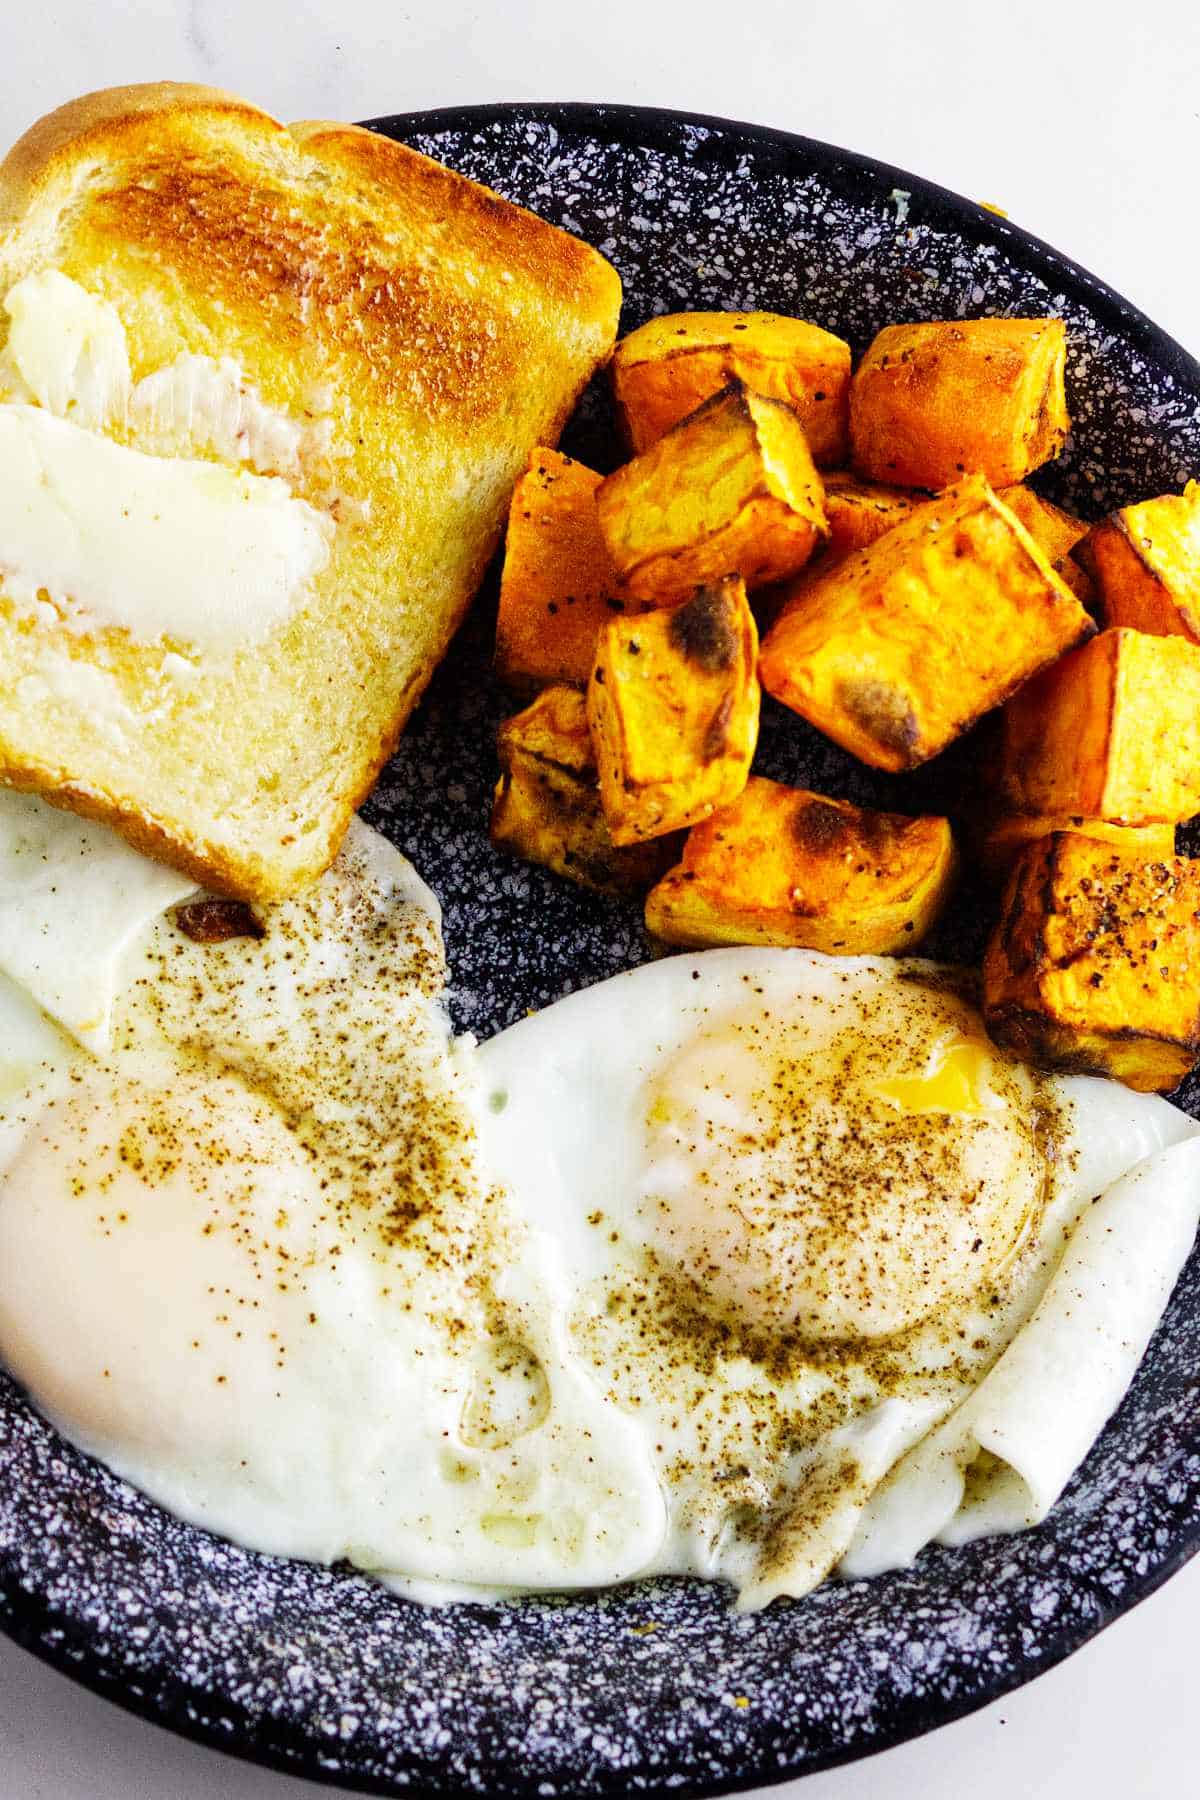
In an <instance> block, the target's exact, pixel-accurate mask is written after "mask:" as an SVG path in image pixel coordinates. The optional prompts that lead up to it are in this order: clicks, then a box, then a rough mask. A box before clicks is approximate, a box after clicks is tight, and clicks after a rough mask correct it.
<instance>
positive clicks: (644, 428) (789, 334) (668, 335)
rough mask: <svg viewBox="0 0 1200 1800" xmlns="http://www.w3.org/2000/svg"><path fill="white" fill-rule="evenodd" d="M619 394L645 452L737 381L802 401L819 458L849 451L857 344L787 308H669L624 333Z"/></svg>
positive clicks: (616, 377)
mask: <svg viewBox="0 0 1200 1800" xmlns="http://www.w3.org/2000/svg"><path fill="white" fill-rule="evenodd" d="M611 366H612V382H613V393H614V395H615V397H616V402H617V411H618V413H619V414H620V416H621V419H622V422H623V424H624V427H625V432H626V435H627V437H628V440H629V445H630V448H631V449H632V450H633V452H634V454H635V455H638V454H640V453H641V452H642V451H643V450H646V449H648V448H649V446H650V445H651V444H653V443H655V442H656V441H657V439H659V438H660V437H662V435H663V433H664V432H666V431H669V430H670V428H671V426H672V425H677V424H678V423H679V421H680V419H685V418H686V417H687V415H688V414H689V413H691V412H695V410H696V408H697V407H698V406H699V405H700V404H701V403H702V402H703V401H705V400H707V399H708V398H709V396H710V395H711V394H715V393H717V392H718V391H719V389H721V388H723V387H724V386H725V385H726V384H727V383H728V382H730V381H733V380H738V381H744V382H745V383H746V386H747V387H751V388H754V389H755V391H756V392H757V393H760V394H766V395H768V396H769V397H770V398H771V399H773V400H786V401H787V403H788V405H789V406H791V407H792V408H794V410H795V412H796V414H797V416H798V417H799V419H800V423H801V424H802V425H803V427H804V434H805V436H806V437H807V439H808V445H809V449H810V450H811V451H812V454H813V458H814V460H815V461H816V462H817V463H819V464H826V463H830V464H832V463H839V462H844V461H845V458H846V443H847V438H846V409H847V402H848V399H849V394H850V346H849V344H847V343H844V342H843V341H842V339H841V338H839V337H834V335H833V333H832V332H830V331H822V329H821V327H820V326H819V325H808V324H806V323H805V321H804V320H803V319H786V318H783V317H781V316H780V314H778V313H766V312H715V313H704V312H694V313H668V314H667V315H666V316H665V317H663V318H659V319H651V320H650V321H649V322H648V323H647V324H645V325H642V326H640V327H639V328H638V330H637V331H631V332H630V334H629V336H628V337H627V338H622V340H621V342H620V343H619V344H618V345H617V348H616V350H615V351H614V353H613V359H612V365H611Z"/></svg>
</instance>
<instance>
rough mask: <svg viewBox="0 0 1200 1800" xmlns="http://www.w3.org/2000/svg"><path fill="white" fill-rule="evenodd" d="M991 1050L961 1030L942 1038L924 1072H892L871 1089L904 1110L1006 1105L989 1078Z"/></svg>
mask: <svg viewBox="0 0 1200 1800" xmlns="http://www.w3.org/2000/svg"><path fill="white" fill-rule="evenodd" d="M991 1054H992V1053H991V1051H990V1050H989V1049H988V1047H987V1046H986V1045H985V1044H981V1043H979V1042H978V1041H977V1040H975V1039H972V1038H964V1037H959V1036H958V1034H957V1033H954V1034H953V1035H950V1034H948V1035H947V1036H945V1037H943V1038H939V1040H938V1042H937V1043H936V1044H935V1045H934V1047H933V1049H932V1050H931V1052H930V1055H929V1061H928V1062H927V1063H926V1066H925V1068H924V1070H923V1071H922V1073H921V1074H920V1075H892V1076H889V1077H888V1079H887V1080H886V1081H878V1082H875V1083H874V1084H873V1085H872V1088H871V1092H872V1093H873V1094H876V1095H878V1097H879V1099H881V1100H884V1101H886V1102H887V1104H888V1105H889V1106H894V1107H895V1108H896V1110H897V1111H898V1112H902V1113H934V1112H936V1113H983V1112H994V1111H995V1110H996V1109H997V1108H998V1107H999V1108H1002V1107H1003V1105H1004V1102H1003V1100H1002V1099H1001V1097H1000V1096H999V1095H998V1094H997V1093H996V1092H995V1091H994V1089H992V1088H991V1087H990V1086H989V1085H988V1082H987V1075H988V1069H989V1064H990V1062H991Z"/></svg>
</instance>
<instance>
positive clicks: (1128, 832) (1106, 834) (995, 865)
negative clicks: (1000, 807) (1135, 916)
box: [975, 813, 1175, 881]
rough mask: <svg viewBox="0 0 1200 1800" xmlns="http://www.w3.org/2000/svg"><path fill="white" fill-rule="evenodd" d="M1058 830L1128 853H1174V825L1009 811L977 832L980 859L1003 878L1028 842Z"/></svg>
mask: <svg viewBox="0 0 1200 1800" xmlns="http://www.w3.org/2000/svg"><path fill="white" fill-rule="evenodd" d="M1056 831H1073V832H1075V833H1076V834H1077V835H1078V836H1080V837H1087V838H1094V839H1095V840H1096V841H1097V842H1098V843H1102V844H1111V845H1112V846H1113V848H1114V849H1115V850H1119V851H1121V852H1122V854H1124V855H1126V856H1141V857H1145V858H1147V859H1149V858H1152V857H1163V856H1174V854H1175V827H1174V825H1114V824H1113V823H1112V822H1111V820H1108V819H1085V818H1082V817H1081V816H1080V815H1079V814H1077V813H1076V814H1061V815H1058V816H1055V817H1051V818H1043V817H1039V816H1037V815H1035V814H1031V813H1007V814H1005V815H1004V816H1003V817H1001V818H995V819H991V820H989V821H988V822H987V823H986V824H985V825H984V827H983V829H982V830H981V831H980V832H978V833H977V834H976V836H975V854H976V860H977V861H978V863H979V866H980V868H981V869H982V870H983V872H984V874H985V875H987V876H988V877H989V879H991V880H992V881H1002V880H1004V879H1005V878H1006V877H1007V875H1008V871H1009V870H1010V869H1011V867H1012V865H1013V863H1014V861H1015V860H1016V858H1017V857H1018V856H1019V855H1020V853H1021V851H1022V850H1024V849H1025V847H1026V845H1028V844H1034V843H1037V842H1038V840H1039V839H1040V838H1044V837H1049V836H1050V835H1051V834H1052V833H1053V832H1056Z"/></svg>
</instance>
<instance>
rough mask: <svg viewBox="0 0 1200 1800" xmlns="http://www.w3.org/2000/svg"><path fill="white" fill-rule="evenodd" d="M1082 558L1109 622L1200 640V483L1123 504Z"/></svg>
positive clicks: (1095, 530) (1093, 534)
mask: <svg viewBox="0 0 1200 1800" xmlns="http://www.w3.org/2000/svg"><path fill="white" fill-rule="evenodd" d="M1080 555H1081V557H1083V558H1084V560H1085V561H1086V564H1087V566H1088V567H1089V568H1090V569H1091V571H1092V573H1093V575H1094V576H1095V579H1096V584H1097V587H1098V588H1099V591H1100V611H1101V615H1102V617H1103V619H1104V623H1105V624H1106V625H1131V626H1133V627H1134V629H1135V630H1137V631H1146V632H1150V633H1152V634H1153V635H1155V636H1159V637H1173V636H1176V637H1185V638H1190V639H1191V641H1192V642H1193V643H1194V644H1197V643H1200V482H1198V481H1189V482H1188V484H1187V487H1186V488H1185V489H1184V491H1183V493H1182V494H1164V495H1162V497H1161V498H1160V499H1158V500H1143V501H1141V502H1139V504H1138V505H1136V506H1123V507H1122V508H1121V509H1120V511H1119V512H1115V513H1113V514H1112V515H1111V516H1110V517H1109V518H1107V519H1102V520H1101V522H1100V524H1099V525H1095V526H1093V527H1092V530H1091V531H1090V532H1089V533H1088V536H1087V539H1086V541H1085V543H1084V545H1083V546H1082V548H1081V551H1080Z"/></svg>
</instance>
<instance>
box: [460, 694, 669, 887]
mask: <svg viewBox="0 0 1200 1800" xmlns="http://www.w3.org/2000/svg"><path fill="white" fill-rule="evenodd" d="M499 751H500V779H499V781H498V782H497V783H496V791H495V795H494V798H493V803H492V824H491V837H492V842H493V843H494V844H495V845H496V846H497V847H498V848H500V849H503V850H511V851H512V852H513V854H514V855H516V856H519V857H521V858H522V859H523V861H525V862H533V863H542V864H544V865H545V867H546V868H548V869H553V870H554V872H555V873H556V874H557V875H565V876H566V877H567V879H568V880H569V881H574V882H577V883H578V884H579V885H580V886H581V887H587V888H592V889H593V890H594V891H595V892H596V893H600V894H607V895H611V896H614V897H616V896H622V895H627V894H640V893H644V892H645V891H646V889H647V888H648V887H649V886H650V884H651V882H652V881H654V880H656V879H657V877H658V876H659V875H661V874H662V872H663V870H664V869H665V868H666V867H667V865H668V863H669V862H670V861H671V859H672V855H673V853H674V848H675V846H676V845H677V844H678V843H679V842H680V840H679V839H678V838H675V839H670V838H663V839H659V840H657V841H656V842H654V843H649V844H634V845H631V846H630V847H628V848H622V847H620V846H618V845H615V844H614V843H613V841H612V837H611V835H610V833H609V829H608V826H607V824H606V823H605V819H604V812H603V809H602V808H601V805H600V783H599V777H598V775H597V771H596V759H595V755H594V753H593V750H592V740H591V736H590V734H589V732H588V723H587V703H586V701H585V698H584V696H583V694H582V693H581V692H580V690H579V689H578V688H576V687H568V686H566V685H565V684H561V683H560V684H557V685H555V686H552V687H548V688H544V689H543V690H542V692H541V693H540V694H539V695H538V697H537V699H536V700H534V701H533V703H532V704H531V705H530V706H527V707H526V708H525V710H524V712H520V713H518V714H517V715H516V716H515V718H511V719H507V720H505V722H504V724H503V725H502V726H501V727H500V733H499Z"/></svg>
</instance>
